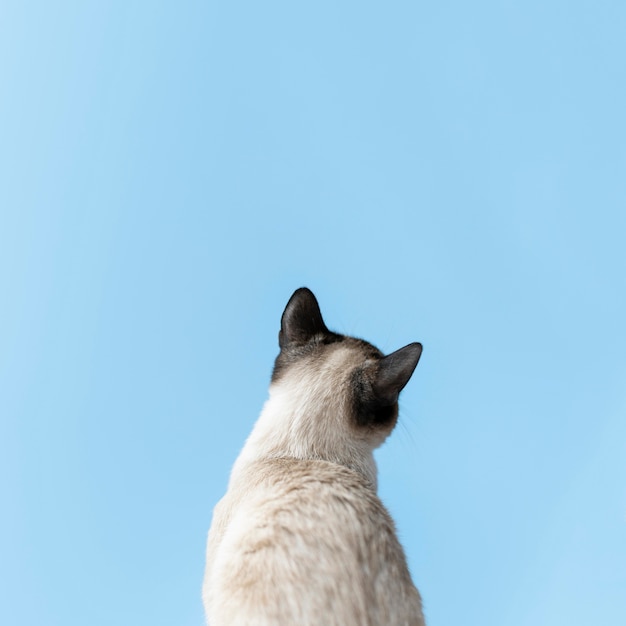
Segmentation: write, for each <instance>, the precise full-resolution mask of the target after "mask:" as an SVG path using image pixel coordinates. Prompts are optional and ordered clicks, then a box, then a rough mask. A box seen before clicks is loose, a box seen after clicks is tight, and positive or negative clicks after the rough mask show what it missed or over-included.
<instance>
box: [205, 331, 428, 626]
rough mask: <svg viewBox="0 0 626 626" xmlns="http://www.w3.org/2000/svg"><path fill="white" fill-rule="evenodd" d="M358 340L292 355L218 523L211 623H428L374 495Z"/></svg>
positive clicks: (212, 539)
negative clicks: (358, 377)
mask: <svg viewBox="0 0 626 626" xmlns="http://www.w3.org/2000/svg"><path fill="white" fill-rule="evenodd" d="M363 363H364V360H363V356H362V354H361V352H360V351H359V349H358V348H357V347H354V346H351V345H350V346H346V345H344V344H341V343H339V344H335V345H332V346H328V347H327V348H326V352H325V353H324V358H323V359H316V360H315V361H314V362H309V361H307V360H306V359H305V360H303V361H302V362H298V363H296V364H294V365H293V366H291V367H290V368H289V370H288V371H287V372H286V373H285V374H284V375H283V376H281V377H280V378H279V380H278V381H277V382H275V383H274V384H272V385H271V387H270V394H269V399H268V401H267V402H266V404H265V406H264V408H263V411H262V413H261V415H260V417H259V419H258V421H257V423H256V425H255V427H254V429H253V431H252V433H251V435H250V437H249V438H248V440H247V442H246V444H245V446H244V448H243V450H242V452H241V454H240V456H239V458H238V459H237V462H236V463H235V465H234V468H233V471H232V474H231V478H230V482H229V487H228V492H227V494H226V495H225V496H224V498H223V499H222V500H221V501H220V502H219V503H218V505H217V506H216V507H215V511H214V515H213V523H212V526H211V530H210V532H209V540H208V547H207V564H206V572H205V579H204V585H203V601H204V605H205V610H206V616H207V621H208V623H209V624H210V626H378V625H380V626H382V625H384V626H423V624H424V619H423V616H422V610H421V600H420V596H419V593H418V591H417V589H416V588H415V587H414V585H413V583H412V581H411V578H410V575H409V571H408V568H407V565H406V559H405V556H404V553H403V550H402V547H401V546H400V544H399V542H398V540H397V537H396V533H395V529H394V525H393V521H392V520H391V518H390V516H389V514H388V513H387V511H386V509H385V507H384V506H383V504H382V503H381V501H380V499H379V498H378V496H377V495H376V465H375V461H374V458H373V450H374V448H376V447H377V446H378V445H380V443H382V441H383V440H384V438H385V437H386V436H387V435H388V434H389V433H388V432H380V431H375V430H368V429H357V428H355V427H354V426H353V424H352V421H351V419H350V415H349V411H350V406H349V376H350V373H351V372H352V371H353V370H354V368H356V367H357V366H359V365H362V364H363Z"/></svg>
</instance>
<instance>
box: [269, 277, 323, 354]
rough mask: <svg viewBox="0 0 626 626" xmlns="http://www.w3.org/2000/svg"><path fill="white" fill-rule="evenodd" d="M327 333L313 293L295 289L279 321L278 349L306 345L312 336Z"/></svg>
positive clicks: (308, 290)
mask: <svg viewBox="0 0 626 626" xmlns="http://www.w3.org/2000/svg"><path fill="white" fill-rule="evenodd" d="M327 332H329V331H328V328H326V324H324V320H323V319H322V313H321V311H320V306H319V304H318V303H317V300H316V299H315V296H314V295H313V292H312V291H311V290H310V289H307V288H306V287H301V288H300V289H297V290H296V291H295V292H294V294H293V295H292V296H291V298H290V299H289V302H288V303H287V306H286V307H285V310H284V312H283V317H282V319H281V321H280V333H278V343H279V345H280V347H281V348H284V347H285V346H286V345H288V344H290V343H306V342H307V341H309V340H310V339H311V338H312V337H313V336H314V335H317V334H318V333H327Z"/></svg>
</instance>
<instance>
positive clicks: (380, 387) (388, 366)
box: [372, 343, 422, 404]
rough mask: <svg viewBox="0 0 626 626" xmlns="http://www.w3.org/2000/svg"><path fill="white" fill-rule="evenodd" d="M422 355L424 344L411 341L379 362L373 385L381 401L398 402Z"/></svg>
mask: <svg viewBox="0 0 626 626" xmlns="http://www.w3.org/2000/svg"><path fill="white" fill-rule="evenodd" d="M421 355H422V344H421V343H410V344H409V345H408V346H404V348H400V350H396V351H395V352H392V353H391V354H389V355H387V356H386V357H383V358H382V359H381V360H380V361H379V362H378V372H377V373H376V379H375V380H374V382H373V384H372V387H373V390H374V393H375V394H376V396H377V397H378V398H380V400H381V401H383V402H386V403H388V404H394V403H395V402H397V400H398V395H399V394H400V392H401V391H402V390H403V389H404V386H405V385H406V384H407V383H408V382H409V378H411V375H412V374H413V371H414V370H415V367H416V366H417V362H418V361H419V360H420V356H421Z"/></svg>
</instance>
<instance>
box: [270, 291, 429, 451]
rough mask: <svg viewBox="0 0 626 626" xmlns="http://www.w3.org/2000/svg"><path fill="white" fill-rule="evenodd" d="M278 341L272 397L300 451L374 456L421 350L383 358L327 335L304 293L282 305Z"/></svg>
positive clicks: (415, 347) (415, 346)
mask: <svg viewBox="0 0 626 626" xmlns="http://www.w3.org/2000/svg"><path fill="white" fill-rule="evenodd" d="M278 341H279V345H280V354H279V355H278V357H277V358H276V362H275V365H274V372H273V374H272V392H271V393H272V394H273V395H274V396H278V397H279V398H281V399H282V400H283V402H284V407H285V410H286V411H287V412H290V413H291V415H290V416H289V417H290V430H291V432H292V433H293V436H294V437H299V438H300V439H301V440H302V441H301V444H302V445H304V446H307V445H310V446H311V447H312V448H314V449H319V451H320V453H322V451H323V450H328V449H329V448H331V449H332V447H333V442H334V443H335V444H339V443H341V442H342V441H343V443H345V444H348V445H349V444H350V442H352V443H353V444H357V445H362V446H364V447H366V448H369V449H370V450H371V449H373V448H375V447H377V446H379V445H380V444H381V443H382V442H383V441H384V439H385V438H386V437H387V435H389V433H390V432H391V431H392V430H393V428H394V426H395V425H396V422H397V419H398V396H399V394H400V392H401V391H402V389H403V388H404V386H405V385H406V384H407V382H408V381H409V379H410V378H411V375H412V374H413V371H414V370H415V367H416V365H417V362H418V361H419V358H420V355H421V353H422V345H421V344H419V343H411V344H409V345H408V346H405V347H404V348H401V349H400V350H397V351H396V352H393V353H392V354H389V355H387V356H385V355H383V353H382V352H381V351H380V350H378V348H375V347H374V346H373V345H372V344H370V343H368V342H366V341H363V340H361V339H356V338H353V337H347V336H344V335H340V334H337V333H335V332H332V331H330V330H329V329H328V328H327V327H326V324H325V323H324V320H323V318H322V314H321V311H320V307H319V305H318V303H317V300H316V298H315V296H314V295H313V293H312V292H311V291H310V290H309V289H306V288H301V289H298V290H297V291H296V292H295V293H294V294H293V295H292V296H291V298H290V300H289V302H288V303H287V306H286V308H285V311H284V313H283V316H282V319H281V328H280V332H279V335H278ZM321 456H325V455H324V454H323V453H322V454H321Z"/></svg>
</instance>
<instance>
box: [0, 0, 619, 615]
mask: <svg viewBox="0 0 626 626" xmlns="http://www.w3.org/2000/svg"><path fill="white" fill-rule="evenodd" d="M625 33H626V4H624V3H623V2H618V1H615V2H610V1H606V0H594V1H593V2H591V1H589V2H583V1H577V2H565V1H562V2H560V1H553V0H550V1H548V2H546V1H538V0H537V1H534V0H530V1H524V2H522V1H516V0H508V1H507V0H501V1H495V0H492V1H484V0H481V1H477V2H471V3H470V2H460V1H458V0H457V1H454V0H450V1H442V2H437V3H425V2H420V3H418V2H401V1H395V0H392V1H390V2H385V3H382V2H380V3H376V2H368V1H363V0H361V1H360V2H327V1H324V0H321V1H318V2H314V3H313V2H311V3H294V2H275V1H271V0H270V1H268V2H240V1H233V2H222V3H215V2H199V1H188V2H177V3H163V2H160V3H155V2H139V1H132V0H131V1H129V0H124V1H121V0H120V1H114V2H107V3H96V2H91V3H90V2H69V1H59V2H44V1H32V2H24V1H22V2H16V1H5V2H3V3H2V5H0V212H1V213H0V215H1V222H0V294H1V301H0V429H1V430H0V493H1V494H2V496H1V498H2V500H1V501H2V515H1V516H0V554H1V555H2V556H1V558H0V579H1V580H0V622H1V623H2V624H6V625H10V626H31V625H32V626H34V625H35V624H45V625H46V626H79V625H80V626H82V625H84V624H89V625H90V626H99V625H103V626H104V625H107V626H110V625H112V624H114V625H118V624H119V625H121V626H123V625H126V624H133V625H144V624H145V625H148V624H149V625H150V626H155V625H159V624H163V625H168V626H170V625H176V626H200V625H201V624H202V619H203V618H202V608H201V603H200V586H201V579H202V572H203V560H204V544H205V536H206V531H207V529H208V526H209V524H210V519H211V510H212V507H213V505H214V504H215V503H216V501H217V500H218V499H219V498H220V497H221V495H222V494H223V492H224V489H225V486H226V482H227V478H228V473H229V470H230V467H231V465H232V463H233V461H234V459H235V457H236V455H237V453H238V451H239V449H240V448H241V446H242V444H243V441H244V439H245V437H246V435H247V434H248V432H249V431H250V429H251V427H252V424H253V422H254V420H255V419H256V417H257V415H258V413H259V411H260V409H261V406H262V404H263V402H264V400H265V397H266V393H267V384H268V381H269V375H270V372H271V366H272V361H273V358H274V357H275V355H276V353H277V348H278V346H277V332H278V328H279V320H280V315H281V313H282V310H283V308H284V305H285V304H286V302H287V299H288V298H289V296H290V295H291V293H292V291H293V290H294V289H295V288H297V287H299V286H301V285H307V286H309V287H310V288H311V289H313V291H314V292H315V293H316V295H317V296H318V298H319V300H320V303H321V306H322V311H323V313H324V316H325V319H326V321H327V323H328V325H329V326H330V327H331V328H332V329H334V330H337V331H339V332H344V333H351V334H355V335H357V336H362V337H364V338H366V339H368V340H370V341H371V342H373V343H374V344H376V345H378V346H379V347H380V348H381V349H383V350H385V351H392V350H395V349H396V348H398V347H400V346H402V345H404V344H406V343H409V342H411V341H421V342H422V343H423V344H424V354H423V356H422V360H421V362H420V364H419V366H418V369H417V370H416V373H415V375H414V377H413V379H412V381H411V382H410V383H409V385H408V387H407V389H406V390H405V392H404V393H403V398H402V418H401V424H400V425H399V427H398V428H397V430H396V432H395V433H394V434H393V436H392V437H391V438H390V440H389V441H388V442H387V443H386V444H385V446H384V447H383V448H382V449H381V450H380V451H379V453H378V457H377V458H378V461H379V468H380V482H381V484H380V493H381V497H382V498H383V500H384V502H385V503H386V504H387V506H388V507H389V509H390V510H391V512H392V514H393V516H394V517H395V519H396V520H397V524H398V528H399V533H400V536H401V539H402V541H403V543H404V545H405V546H406V551H407V555H408V558H409V562H410V566H411V569H412V571H413V575H414V578H415V580H416V582H417V584H418V586H419V588H420V590H421V592H422V594H423V596H424V601H425V608H426V615H427V618H428V623H429V626H447V625H453V624H454V625H458V624H464V625H480V626H491V625H493V626H503V625H504V626H523V625H525V626H530V625H532V626H560V625H568V626H583V625H585V626H586V625H588V624H601V625H602V626H623V625H624V624H626V392H625V386H624V382H625V380H626V356H625V355H626V335H625V333H624V325H625V320H626V252H625V249H624V248H625V239H626V238H625V234H626V176H625V175H626V115H625V111H626V35H625Z"/></svg>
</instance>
